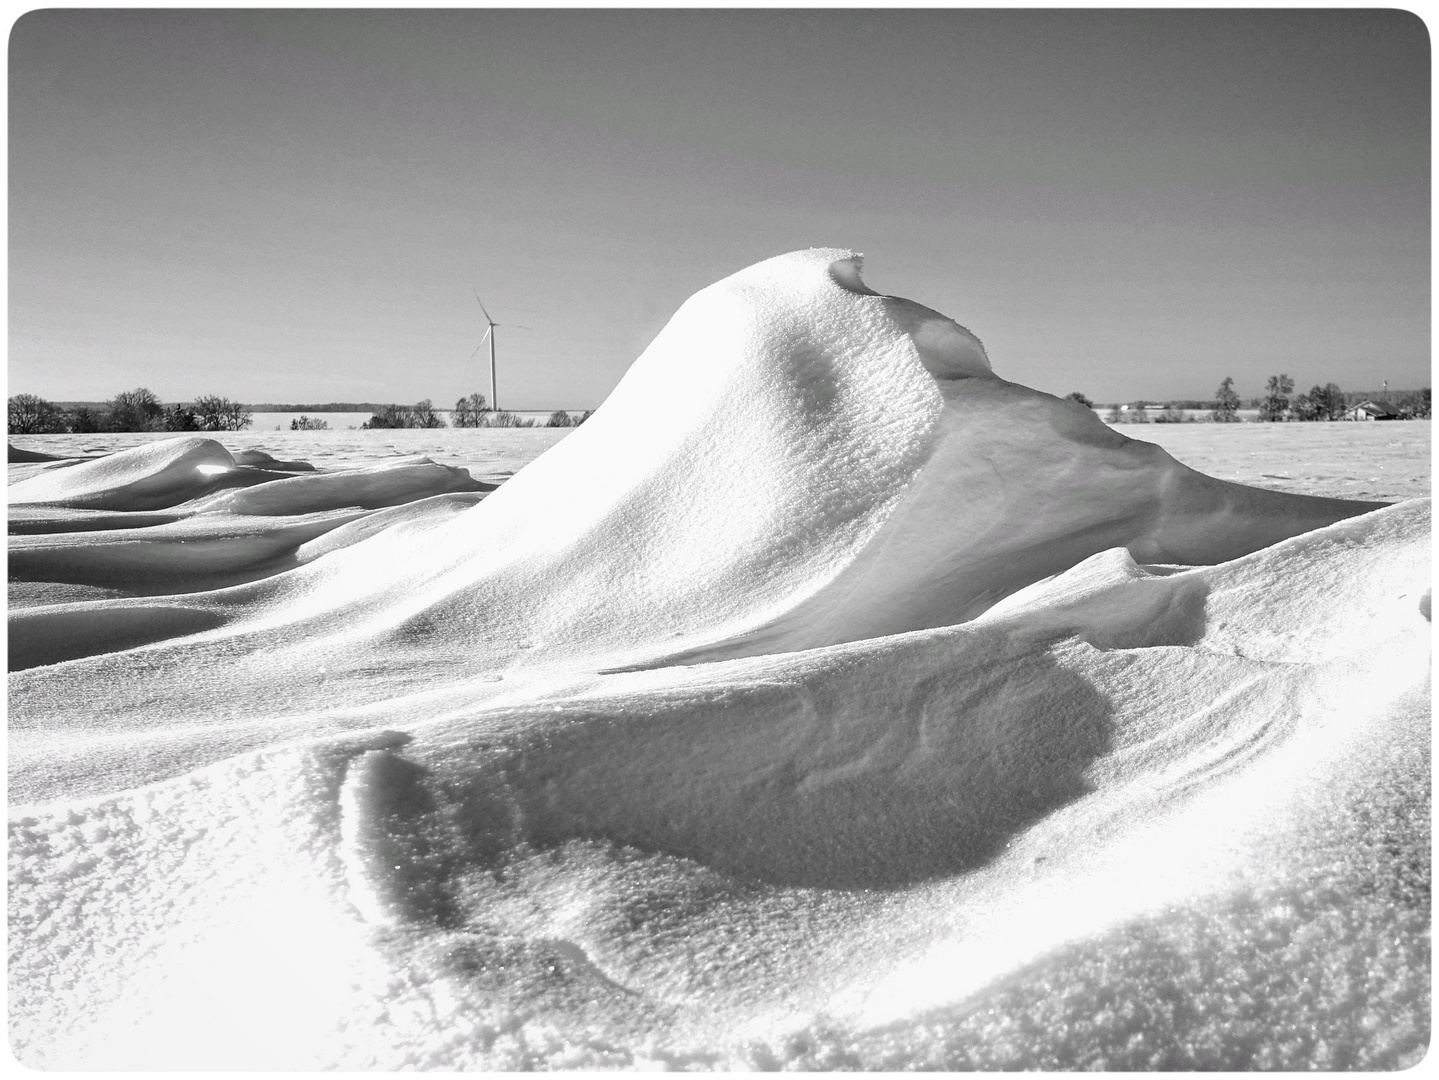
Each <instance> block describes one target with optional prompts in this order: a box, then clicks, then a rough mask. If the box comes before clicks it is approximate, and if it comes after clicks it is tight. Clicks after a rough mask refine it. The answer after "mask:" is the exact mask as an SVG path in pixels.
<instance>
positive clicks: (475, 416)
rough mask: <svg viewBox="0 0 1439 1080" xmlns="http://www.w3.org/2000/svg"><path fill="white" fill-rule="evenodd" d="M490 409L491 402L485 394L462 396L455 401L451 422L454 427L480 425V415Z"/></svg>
mask: <svg viewBox="0 0 1439 1080" xmlns="http://www.w3.org/2000/svg"><path fill="white" fill-rule="evenodd" d="M488 411H489V403H488V402H487V401H486V400H485V395H484V394H471V395H470V396H469V397H462V398H460V400H459V401H457V402H455V411H454V412H453V413H451V414H450V424H451V426H453V427H479V426H480V425H481V420H480V417H481V416H482V415H483V414H484V413H486V412H488Z"/></svg>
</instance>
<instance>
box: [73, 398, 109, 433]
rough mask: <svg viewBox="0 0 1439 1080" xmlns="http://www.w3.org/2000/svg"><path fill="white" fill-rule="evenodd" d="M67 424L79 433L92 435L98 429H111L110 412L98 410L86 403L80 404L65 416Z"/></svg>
mask: <svg viewBox="0 0 1439 1080" xmlns="http://www.w3.org/2000/svg"><path fill="white" fill-rule="evenodd" d="M65 422H66V426H67V427H69V429H70V430H71V431H73V432H75V433H76V434H77V435H90V434H93V433H95V432H97V431H109V430H110V414H109V413H104V412H96V411H95V410H94V409H91V408H87V407H86V406H84V405H81V406H79V407H78V408H77V409H75V410H74V411H73V412H71V413H69V414H68V415H67V416H66V418H65Z"/></svg>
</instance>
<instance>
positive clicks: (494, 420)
mask: <svg viewBox="0 0 1439 1080" xmlns="http://www.w3.org/2000/svg"><path fill="white" fill-rule="evenodd" d="M534 426H535V424H534V421H533V420H521V419H520V418H519V417H518V416H516V415H515V414H514V413H512V412H505V411H504V410H503V409H497V410H491V411H490V412H487V413H485V414H484V417H483V418H482V419H481V421H480V427H505V428H510V427H534Z"/></svg>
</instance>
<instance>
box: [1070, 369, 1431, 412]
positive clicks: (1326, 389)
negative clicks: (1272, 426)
mask: <svg viewBox="0 0 1439 1080" xmlns="http://www.w3.org/2000/svg"><path fill="white" fill-rule="evenodd" d="M1291 395H1294V380H1293V379H1292V378H1290V377H1289V376H1288V375H1271V376H1270V377H1269V381H1268V382H1267V383H1266V384H1265V389H1264V394H1263V395H1262V396H1260V397H1254V398H1250V399H1249V401H1248V403H1247V405H1248V407H1249V408H1251V409H1255V410H1257V412H1258V417H1257V419H1258V420H1260V421H1261V422H1268V423H1276V422H1282V421H1289V420H1296V421H1316V420H1340V419H1343V417H1344V416H1345V414H1346V413H1348V412H1349V411H1350V410H1351V409H1352V408H1353V407H1354V406H1356V405H1359V404H1362V403H1364V402H1373V403H1374V404H1376V405H1379V406H1382V407H1383V408H1384V409H1386V410H1387V411H1388V412H1389V413H1390V415H1392V416H1395V417H1398V418H1399V419H1401V420H1428V419H1429V418H1430V391H1429V388H1428V387H1425V388H1424V389H1422V390H1398V391H1387V390H1386V391H1380V392H1378V393H1376V392H1374V391H1372V390H1364V391H1352V390H1351V391H1345V390H1341V389H1340V388H1339V385H1338V384H1337V383H1332V382H1330V383H1325V384H1324V385H1323V386H1319V385H1315V386H1314V387H1313V388H1312V389H1310V391H1309V392H1308V393H1307V394H1299V395H1296V396H1291ZM1067 396H1068V398H1069V400H1071V401H1076V402H1078V403H1079V404H1081V405H1083V406H1085V407H1086V408H1090V409H1093V408H1096V406H1095V404H1094V402H1093V401H1091V400H1090V399H1089V398H1088V397H1086V396H1085V395H1084V394H1082V393H1080V392H1078V391H1075V392H1072V393H1070V394H1069V395H1067ZM1245 405H1246V402H1245V401H1244V399H1242V398H1241V397H1240V396H1239V394H1238V393H1237V392H1236V391H1235V389H1234V379H1233V378H1232V377H1227V378H1225V379H1224V381H1223V382H1221V383H1220V384H1219V388H1218V389H1217V390H1215V392H1214V397H1213V398H1212V399H1210V400H1207V401H1169V402H1166V403H1165V404H1164V405H1163V406H1158V409H1159V410H1160V411H1158V412H1156V413H1155V414H1154V416H1153V417H1151V416H1150V408H1151V407H1154V403H1153V402H1147V401H1134V402H1130V403H1129V404H1128V405H1127V406H1123V407H1121V406H1120V405H1119V404H1118V403H1115V404H1113V405H1111V406H1110V407H1109V412H1108V413H1107V414H1106V416H1105V420H1107V421H1108V422H1109V423H1111V424H1117V423H1121V422H1124V421H1128V422H1129V423H1140V424H1142V423H1150V422H1152V423H1157V424H1163V423H1180V422H1182V421H1186V420H1192V419H1193V418H1192V417H1186V415H1185V413H1186V412H1208V413H1209V419H1210V420H1212V421H1214V422H1215V423H1221V424H1224V423H1235V422H1237V421H1238V420H1239V410H1240V409H1241V408H1244V407H1245Z"/></svg>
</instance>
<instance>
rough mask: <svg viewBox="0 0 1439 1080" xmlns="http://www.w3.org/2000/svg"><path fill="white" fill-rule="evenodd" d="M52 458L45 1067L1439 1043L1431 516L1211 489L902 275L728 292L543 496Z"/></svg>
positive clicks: (29, 1014) (767, 284)
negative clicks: (1069, 396) (993, 355)
mask: <svg viewBox="0 0 1439 1080" xmlns="http://www.w3.org/2000/svg"><path fill="white" fill-rule="evenodd" d="M27 467H28V466H27ZM34 469H35V471H34V472H32V474H31V475H29V477H28V478H27V479H24V480H22V481H20V482H18V483H16V484H13V485H11V487H10V489H9V503H10V519H11V532H12V536H11V541H10V561H11V577H12V581H11V597H12V606H11V613H10V656H11V675H10V793H11V800H12V812H11V892H10V898H11V913H10V926H11V948H12V962H11V998H10V1000H11V1016H10V1020H11V1042H12V1047H13V1048H14V1050H15V1052H16V1054H17V1055H18V1056H19V1057H20V1059H21V1060H22V1061H25V1062H26V1063H27V1064H32V1065H38V1066H43V1067H47V1068H97V1067H102V1068H103V1067H109V1068H145V1067H196V1068H207V1067H208V1068H215V1067H255V1068H260V1067H280V1068H311V1067H322V1066H329V1067H384V1068H398V1067H437V1068H461V1067H491V1068H518V1067H528V1066H540V1067H599V1066H615V1067H643V1066H648V1065H654V1064H661V1065H675V1066H714V1067H736V1066H740V1065H747V1066H750V1067H775V1066H779V1065H789V1066H795V1067H813V1068H836V1067H861V1068H909V1067H920V1068H968V1067H1011V1068H1018V1067H1069V1066H1092V1067H1109V1068H1150V1067H1163V1068H1199V1067H1204V1068H1247V1067H1271V1068H1274V1067H1279V1068H1301V1067H1366V1068H1394V1067H1400V1066H1402V1065H1405V1064H1408V1063H1411V1062H1413V1061H1415V1060H1417V1059H1418V1057H1419V1056H1420V1055H1421V1054H1422V1053H1423V1051H1424V1048H1425V1047H1426V1046H1427V1040H1428V1019H1427V1018H1428V970H1429V968H1428V963H1429V961H1428V953H1427V926H1428V888H1429V865H1428V833H1427V820H1428V793H1429V763H1428V746H1429V726H1428V698H1427V693H1428V627H1429V622H1428V620H1429V606H1428V605H1429V593H1428V588H1429V585H1428V557H1429V548H1428V543H1429V541H1428V522H1429V517H1428V515H1429V509H1428V503H1427V500H1415V501H1411V502H1408V503H1403V504H1399V505H1395V506H1384V505H1381V504H1365V503H1353V502H1345V501H1340V500H1334V499H1319V498H1310V497H1304V496H1296V495H1285V494H1279V493H1275V492H1267V491H1260V490H1257V489H1251V488H1245V487H1242V486H1239V485H1235V484H1229V483H1224V482H1222V481H1218V480H1215V479H1212V478H1209V477H1206V476H1203V475H1201V474H1199V473H1196V472H1194V471H1192V470H1190V469H1188V468H1186V467H1185V466H1183V465H1181V464H1179V463H1178V462H1176V461H1175V460H1174V459H1173V458H1171V457H1170V456H1169V455H1167V454H1165V453H1164V452H1163V451H1161V450H1160V449H1159V448H1157V447H1154V446H1152V445H1149V444H1146V443H1142V442H1136V441H1133V440H1130V439H1127V438H1124V437H1123V436H1121V435H1119V434H1118V433H1116V432H1114V431H1112V430H1110V429H1108V428H1106V427H1105V426H1104V425H1103V424H1102V423H1100V422H1099V421H1098V420H1096V419H1095V418H1094V416H1093V414H1092V413H1091V412H1090V411H1089V410H1087V409H1083V408H1081V407H1079V406H1077V405H1075V404H1073V403H1071V402H1066V401H1061V400H1058V399H1056V398H1053V397H1051V396H1049V395H1047V394H1042V393H1038V392H1036V391H1033V390H1029V389H1027V388H1024V387H1022V386H1018V385H1016V384H1014V383H1009V382H1006V381H1004V380H1003V379H1001V378H999V377H998V376H996V375H995V373H994V372H993V370H992V368H991V365H990V361H989V358H988V356H987V354H986V352H985V349H984V347H983V345H982V344H981V343H980V341H979V339H978V338H976V337H975V336H974V335H973V334H971V333H970V332H969V331H967V330H965V329H964V328H962V327H960V326H958V325H957V324H956V323H954V322H953V321H952V320H950V319H948V318H946V317H945V316H943V315H940V314H939V313H937V312H934V311H931V310H929V309H927V308H924V307H922V306H920V305H918V304H915V303H913V302H911V301H908V300H902V299H899V298H895V297H886V296H880V295H878V294H876V293H874V292H872V291H871V290H870V289H868V288H867V287H866V286H865V285H864V284H863V282H862V281H861V279H860V275H859V258H858V256H856V255H854V254H853V253H851V252H846V251H840V250H814V251H807V252H799V253H795V254H792V255H787V256H783V257H781V258H777V259H771V260H769V261H767V262H764V263H760V264H758V265H757V266H754V267H751V268H749V269H747V270H745V271H742V272H740V273H738V274H736V275H734V276H732V277H730V278H727V279H725V280H724V281H722V282H720V283H718V284H716V285H714V286H711V287H710V288H708V289H705V290H703V291H701V292H700V293H697V294H696V295H695V296H694V297H692V298H691V299H690V300H689V301H687V302H686V303H685V304H684V305H683V306H682V307H681V309H680V310H679V312H678V313H677V314H676V315H675V317H674V318H673V320H672V321H671V322H670V324H669V325H668V326H667V327H666V328H665V329H664V330H663V331H662V332H661V333H660V335H659V336H658V337H657V338H656V339H655V341H654V343H653V344H652V345H651V346H650V348H649V349H648V350H646V352H645V353H644V354H643V355H642V356H641V357H640V358H639V360H637V361H636V363H635V364H634V366H633V367H632V368H631V370H630V371H629V373H628V374H627V375H626V376H625V378H624V380H623V381H622V382H621V384H620V385H619V386H618V387H617V388H616V390H615V392H614V393H613V395H612V396H611V397H610V399H609V400H608V401H607V402H606V403H605V404H604V406H603V407H602V408H601V409H599V410H598V411H597V412H596V413H595V414H594V415H593V416H592V417H591V418H590V419H589V420H588V421H587V422H586V423H585V424H584V425H583V426H582V427H580V428H579V429H577V430H576V431H575V432H574V433H573V434H571V435H569V436H568V437H567V438H566V439H565V440H564V441H563V442H561V443H559V444H557V445H556V446H555V447H554V448H553V449H551V450H549V451H548V452H546V453H545V454H544V455H543V456H542V457H540V458H539V459H537V460H535V461H534V462H533V463H531V464H530V465H528V466H527V467H526V468H525V469H523V470H522V471H521V472H520V473H519V474H518V475H516V476H515V477H514V478H513V479H511V480H509V481H508V482H506V483H505V484H504V485H503V486H501V487H499V488H498V489H497V490H489V487H488V485H482V484H479V483H477V482H476V481H474V480H472V479H470V477H469V476H468V474H466V473H464V471H463V470H455V469H451V468H448V467H446V466H443V465H439V464H436V463H434V462H431V461H429V460H428V459H404V460H400V461H397V462H389V463H386V464H383V465H381V466H377V467H375V468H372V469H365V470H344V471H336V472H321V471H315V470H309V469H307V468H306V467H305V466H304V463H301V462H282V461H276V460H274V459H273V458H266V457H248V458H244V459H241V458H240V457H239V456H238V455H232V454H230V453H229V451H227V450H225V448H224V447H222V446H221V445H219V444H218V443H216V442H214V441H212V440H208V439H200V438H193V439H177V440H172V441H169V442H161V443H157V444H152V445H150V446H146V447H142V448H140V449H138V450H134V451H125V452H122V453H117V454H114V455H111V456H109V457H105V458H100V459H95V460H88V461H82V462H78V463H71V462H64V461H58V462H53V463H49V462H41V463H38V464H37V465H36V466H34ZM256 1031H264V1032H265V1033H266V1034H265V1037H264V1038H263V1039H258V1040H257V1039H256V1038H255V1032H256Z"/></svg>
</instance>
